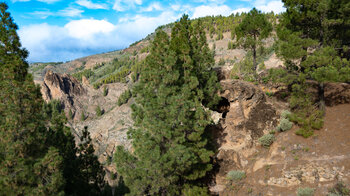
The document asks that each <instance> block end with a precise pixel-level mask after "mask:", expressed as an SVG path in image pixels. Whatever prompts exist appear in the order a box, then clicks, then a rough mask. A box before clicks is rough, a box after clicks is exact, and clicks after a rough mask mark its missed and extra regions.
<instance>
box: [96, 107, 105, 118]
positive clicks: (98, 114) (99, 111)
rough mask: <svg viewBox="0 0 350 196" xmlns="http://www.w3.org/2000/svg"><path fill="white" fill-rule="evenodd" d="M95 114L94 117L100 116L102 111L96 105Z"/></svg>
mask: <svg viewBox="0 0 350 196" xmlns="http://www.w3.org/2000/svg"><path fill="white" fill-rule="evenodd" d="M95 112H96V116H102V115H103V113H104V111H103V110H102V109H101V108H100V106H99V105H98V106H97V107H96V109H95Z"/></svg>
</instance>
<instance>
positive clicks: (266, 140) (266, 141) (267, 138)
mask: <svg viewBox="0 0 350 196" xmlns="http://www.w3.org/2000/svg"><path fill="white" fill-rule="evenodd" d="M258 141H259V143H260V144H261V145H262V146H264V147H270V146H271V144H272V143H273V141H275V136H274V135H273V134H270V133H269V134H266V135H263V136H262V137H261V138H259V139H258Z"/></svg>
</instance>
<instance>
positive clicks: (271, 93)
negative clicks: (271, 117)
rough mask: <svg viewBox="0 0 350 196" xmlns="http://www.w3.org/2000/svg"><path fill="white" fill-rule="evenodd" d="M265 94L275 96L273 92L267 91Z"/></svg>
mask: <svg viewBox="0 0 350 196" xmlns="http://www.w3.org/2000/svg"><path fill="white" fill-rule="evenodd" d="M265 94H266V95H267V96H268V97H272V96H273V92H269V91H266V92H265Z"/></svg>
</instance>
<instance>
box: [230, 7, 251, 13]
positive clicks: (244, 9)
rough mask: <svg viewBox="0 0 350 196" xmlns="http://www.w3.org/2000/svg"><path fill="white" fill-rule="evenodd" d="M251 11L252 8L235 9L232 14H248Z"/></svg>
mask: <svg viewBox="0 0 350 196" xmlns="http://www.w3.org/2000/svg"><path fill="white" fill-rule="evenodd" d="M250 10H251V9H250V8H239V9H235V10H233V11H232V13H234V14H236V13H242V12H245V13H248V12H249V11H250Z"/></svg>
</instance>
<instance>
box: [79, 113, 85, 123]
mask: <svg viewBox="0 0 350 196" xmlns="http://www.w3.org/2000/svg"><path fill="white" fill-rule="evenodd" d="M85 119H86V117H85V114H84V112H81V116H80V120H81V121H84V120H85Z"/></svg>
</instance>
